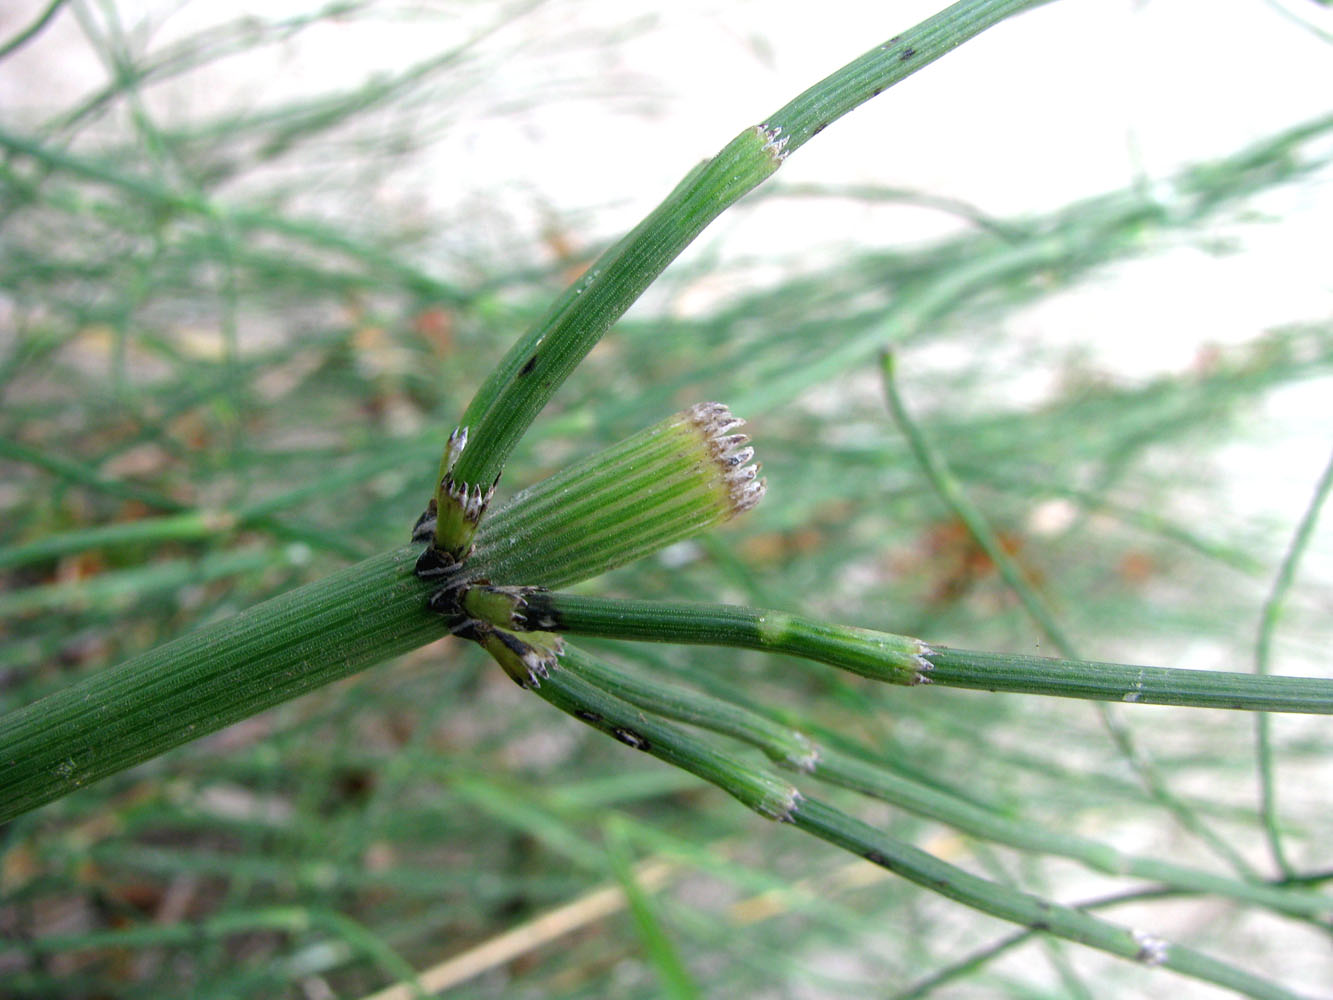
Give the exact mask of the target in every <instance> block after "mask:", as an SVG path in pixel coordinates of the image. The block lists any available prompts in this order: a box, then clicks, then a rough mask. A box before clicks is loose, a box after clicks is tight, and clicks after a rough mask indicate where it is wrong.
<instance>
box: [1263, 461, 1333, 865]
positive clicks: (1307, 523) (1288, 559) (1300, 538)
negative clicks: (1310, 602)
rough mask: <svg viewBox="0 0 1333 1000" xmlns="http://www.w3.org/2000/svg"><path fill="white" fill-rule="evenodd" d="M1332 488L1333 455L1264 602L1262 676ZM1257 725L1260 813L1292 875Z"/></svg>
mask: <svg viewBox="0 0 1333 1000" xmlns="http://www.w3.org/2000/svg"><path fill="white" fill-rule="evenodd" d="M1331 491H1333V457H1330V458H1329V460H1328V464H1327V465H1326V466H1324V471H1323V474H1322V475H1321V476H1320V477H1319V481H1318V482H1317V483H1316V484H1315V488H1314V495H1313V496H1311V497H1310V505H1309V506H1308V507H1306V509H1305V514H1304V515H1302V517H1301V521H1300V524H1298V525H1297V526H1296V532H1295V534H1294V535H1292V538H1291V544H1290V545H1289V546H1288V547H1287V554H1286V555H1285V556H1284V557H1283V559H1282V565H1281V566H1279V567H1278V571H1277V576H1276V577H1275V578H1274V580H1273V589H1272V591H1271V592H1270V593H1269V595H1268V600H1267V601H1266V602H1264V610H1263V615H1262V616H1261V618H1260V622H1259V635H1258V638H1257V639H1256V641H1255V649H1254V672H1255V674H1256V675H1258V676H1260V677H1266V676H1268V668H1269V662H1270V660H1271V658H1272V652H1273V636H1274V634H1275V633H1276V632H1277V626H1278V620H1279V619H1280V618H1281V616H1282V606H1283V604H1284V603H1285V602H1286V599H1287V594H1288V593H1289V592H1290V590H1291V586H1292V584H1293V583H1294V582H1295V580H1296V569H1297V567H1298V566H1299V565H1300V562H1301V557H1302V556H1303V555H1304V554H1305V550H1306V548H1308V547H1309V544H1310V539H1311V538H1312V537H1314V529H1315V525H1316V524H1317V523H1318V521H1319V514H1320V512H1321V511H1322V510H1323V508H1324V502H1325V501H1326V500H1328V495H1329V493H1330V492H1331ZM1254 725H1255V744H1256V746H1255V750H1256V753H1257V754H1258V759H1259V796H1260V805H1259V816H1260V819H1261V820H1262V821H1263V824H1264V831H1265V834H1266V836H1267V838H1268V849H1269V852H1270V853H1271V854H1272V856H1273V863H1274V864H1276V865H1277V867H1278V870H1279V871H1280V872H1282V874H1284V875H1288V876H1290V875H1292V874H1294V872H1293V870H1292V867H1291V864H1290V862H1289V861H1288V860H1287V856H1286V852H1285V851H1284V850H1283V849H1282V830H1281V827H1280V825H1279V823H1278V816H1277V783H1276V781H1275V778H1274V766H1273V744H1272V739H1271V734H1270V732H1269V730H1270V723H1269V719H1268V716H1267V715H1264V714H1261V715H1258V716H1256V717H1255V720H1254Z"/></svg>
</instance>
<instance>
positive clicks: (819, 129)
mask: <svg viewBox="0 0 1333 1000" xmlns="http://www.w3.org/2000/svg"><path fill="white" fill-rule="evenodd" d="M826 128H828V122H820V123H819V124H818V125H816V126H815V130H814V131H813V132H811V133H810V134H811V135H812V136H816V135H819V133H820V132H822V131H824V129H826Z"/></svg>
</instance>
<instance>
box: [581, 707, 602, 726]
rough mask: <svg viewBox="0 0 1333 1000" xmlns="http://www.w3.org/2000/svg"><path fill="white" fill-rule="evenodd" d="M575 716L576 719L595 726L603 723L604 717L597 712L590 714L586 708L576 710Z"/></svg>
mask: <svg viewBox="0 0 1333 1000" xmlns="http://www.w3.org/2000/svg"><path fill="white" fill-rule="evenodd" d="M574 716H575V718H578V719H582V720H583V721H584V722H588V723H591V724H592V725H594V726H595V725H597V723H599V722H601V721H602V717H601V716H600V715H598V714H597V713H596V712H589V711H588V710H587V709H586V708H576V709H574Z"/></svg>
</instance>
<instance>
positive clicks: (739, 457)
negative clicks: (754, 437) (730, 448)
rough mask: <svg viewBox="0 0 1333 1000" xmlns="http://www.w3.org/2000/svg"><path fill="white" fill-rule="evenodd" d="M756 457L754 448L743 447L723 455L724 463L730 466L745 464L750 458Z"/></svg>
mask: <svg viewBox="0 0 1333 1000" xmlns="http://www.w3.org/2000/svg"><path fill="white" fill-rule="evenodd" d="M752 458H754V449H753V448H742V449H741V450H740V451H737V452H733V453H731V454H727V455H723V456H722V464H723V465H726V466H728V467H729V468H735V467H736V466H738V465H744V464H745V463H746V462H748V461H750V459H752Z"/></svg>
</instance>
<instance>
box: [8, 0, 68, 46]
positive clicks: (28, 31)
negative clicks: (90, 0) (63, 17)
mask: <svg viewBox="0 0 1333 1000" xmlns="http://www.w3.org/2000/svg"><path fill="white" fill-rule="evenodd" d="M66 2H67V0H51V2H50V3H49V4H47V5H46V8H45V9H44V10H43V11H42V12H41V13H40V14H38V15H37V17H36V18H34V19H33V21H32V23H31V24H29V25H28V26H27V27H26V28H24V29H23V30H22V31H20V32H19V33H18V34H17V35H15V36H14V37H13V38H11V39H10V40H9V41H7V42H5V44H4V45H0V59H4V58H6V57H7V56H10V55H12V54H13V53H15V52H17V51H18V50H19V49H21V48H22V47H23V46H25V45H27V44H28V43H29V42H30V41H32V40H33V39H34V38H36V37H37V36H38V35H39V34H41V32H42V29H43V28H45V27H46V26H47V25H48V24H50V23H51V21H52V20H53V19H54V18H55V16H56V15H57V14H59V13H60V8H61V7H63V6H65V3H66Z"/></svg>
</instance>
